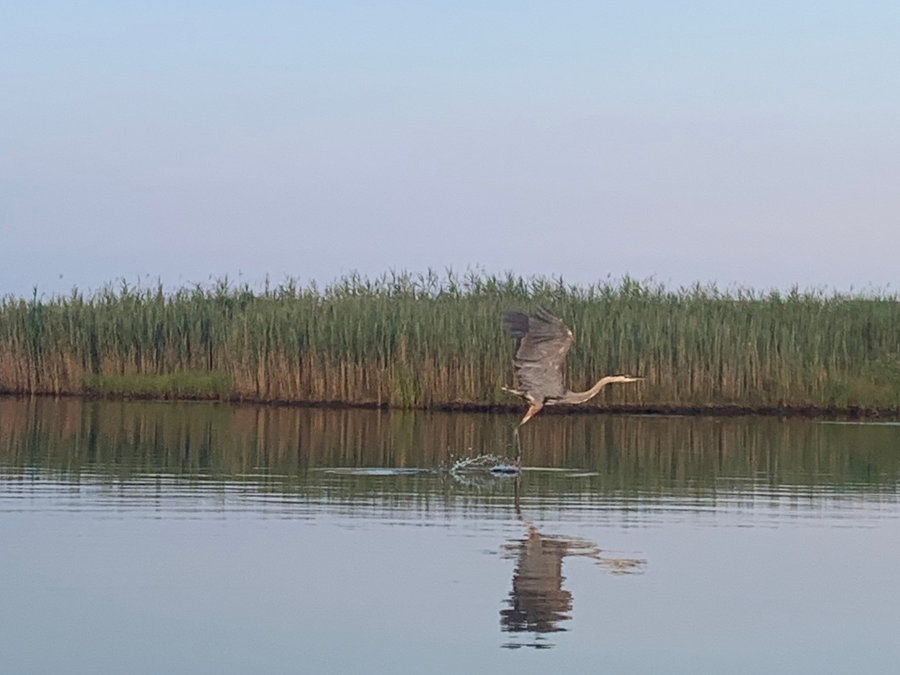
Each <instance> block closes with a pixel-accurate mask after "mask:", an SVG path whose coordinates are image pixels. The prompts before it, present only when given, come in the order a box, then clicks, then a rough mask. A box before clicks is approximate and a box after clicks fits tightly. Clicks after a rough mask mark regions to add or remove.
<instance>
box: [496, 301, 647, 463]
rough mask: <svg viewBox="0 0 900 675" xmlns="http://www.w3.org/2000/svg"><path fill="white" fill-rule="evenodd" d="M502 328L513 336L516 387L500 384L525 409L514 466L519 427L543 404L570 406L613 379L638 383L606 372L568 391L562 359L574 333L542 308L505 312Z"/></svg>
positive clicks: (519, 456)
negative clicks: (584, 388) (592, 382)
mask: <svg viewBox="0 0 900 675" xmlns="http://www.w3.org/2000/svg"><path fill="white" fill-rule="evenodd" d="M503 327H504V328H505V329H506V333H507V334H508V335H509V337H512V338H515V339H516V352H515V357H514V358H513V364H514V365H515V369H516V379H517V380H518V382H519V388H518V389H513V388H511V387H502V389H503V391H506V392H508V393H510V394H515V395H516V396H518V397H520V398H523V399H525V401H527V402H528V411H527V412H526V413H525V417H523V418H522V421H521V422H519V424H518V425H517V426H516V428H515V430H514V431H513V436H514V437H515V439H516V468H517V469H518V468H520V467H521V466H522V444H521V441H520V440H519V429H521V428H522V425H523V424H525V423H526V422H527V421H528V420H530V419H531V418H532V417H534V416H535V415H537V414H538V413H539V412H540V411H541V409H542V408H543V407H544V406H550V405H574V404H578V403H584V402H585V401H589V400H590V399H592V398H594V396H596V395H597V394H598V393H599V392H600V390H601V389H603V387H605V386H606V385H608V384H613V383H615V382H639V381H640V380H643V379H644V378H642V377H633V376H631V375H607V376H605V377H602V378H600V379H599V380H597V383H596V384H595V385H594V386H593V387H591V388H590V389H588V390H587V391H572V390H571V389H569V388H568V387H566V385H565V382H564V381H563V372H562V367H563V362H564V361H565V360H566V354H568V353H569V349H570V348H571V347H572V344H573V343H574V342H575V336H574V335H573V334H572V331H571V330H570V329H569V327H568V326H566V324H565V323H564V322H563V320H562V319H560V318H559V317H556V316H553V315H552V314H551V313H550V312H548V311H547V310H546V309H544V308H543V307H540V308H538V309H537V310H536V311H535V312H533V313H532V314H531V315H528V314H524V313H522V312H506V313H505V314H504V315H503Z"/></svg>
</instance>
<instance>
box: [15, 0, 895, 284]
mask: <svg viewBox="0 0 900 675" xmlns="http://www.w3.org/2000/svg"><path fill="white" fill-rule="evenodd" d="M898 73H900V4H898V3H895V2H874V1H873V2H866V3H851V2H828V1H822V0H818V1H816V2H812V1H810V2H792V1H790V0H781V1H779V2H764V1H755V2H739V1H735V2H721V1H718V0H716V1H709V2H691V1H684V2H663V1H656V2H621V1H617V2H598V1H590V2H527V1H524V0H522V1H518V2H498V1H495V0H479V1H478V2H474V1H473V2H468V1H459V0H455V1H453V2H425V1H421V2H348V1H345V0H330V1H329V2H281V1H277V0H257V1H255V2H228V1H227V0H220V1H217V2H191V1H190V0H182V1H180V2H166V1H159V2H129V1H128V0H115V1H112V0H110V1H102V0H83V1H82V2H74V1H71V2H43V1H41V0H33V1H31V2H10V1H7V0H0V295H2V294H5V293H15V294H27V293H30V290H31V288H32V286H34V285H37V286H38V287H39V288H40V289H42V290H44V291H46V292H54V291H65V290H67V289H69V288H70V287H71V286H72V285H78V286H79V287H82V288H96V287H97V286H99V285H101V284H102V283H104V282H106V281H110V280H113V279H115V278H119V277H124V278H126V279H128V280H130V281H136V280H138V279H145V280H146V279H147V275H149V276H150V278H153V279H155V278H157V277H161V278H162V279H163V281H164V282H166V283H167V284H170V285H174V284H181V283H187V282H194V281H204V280H206V279H208V278H209V277H210V276H211V275H212V276H221V275H223V274H226V273H227V274H229V275H231V276H233V277H237V275H238V274H241V275H242V277H241V278H242V279H244V280H249V281H251V282H255V281H258V280H260V279H261V278H262V277H263V276H264V275H265V274H267V273H268V274H270V275H272V277H273V278H274V279H276V280H278V279H281V278H283V277H284V276H285V275H291V276H296V277H299V278H301V279H317V280H320V281H327V280H329V279H332V278H334V277H335V276H337V275H339V274H341V273H342V272H346V271H349V270H359V271H361V272H363V273H367V274H379V273H381V272H384V271H386V270H388V269H389V268H394V269H399V268H405V269H409V270H413V271H420V270H423V269H425V268H426V267H428V266H431V267H434V268H437V269H438V270H442V269H443V268H445V267H447V266H452V267H454V268H455V269H459V270H462V269H464V268H465V267H466V266H467V265H481V266H483V267H484V268H485V269H487V270H488V271H503V270H508V269H509V270H513V271H516V272H519V273H522V274H532V273H543V274H556V275H562V276H563V277H564V278H565V279H567V280H570V281H578V282H590V281H594V280H597V279H600V278H606V277H607V275H612V276H613V277H618V276H621V275H623V274H630V275H632V276H636V277H640V278H644V277H648V276H651V275H653V276H655V277H656V278H657V279H659V280H661V281H665V282H671V283H673V284H685V283H690V282H693V281H703V282H706V281H711V280H714V281H717V282H718V283H720V284H721V285H727V284H729V283H734V282H737V283H742V284H749V285H753V286H757V287H771V286H780V287H785V286H789V285H792V284H795V283H796V284H799V285H800V286H801V287H808V286H823V285H827V286H831V287H835V288H838V289H846V288H848V287H850V286H851V285H853V286H855V287H861V286H866V285H870V284H872V285H875V286H880V287H884V286H887V285H889V284H893V283H895V282H897V281H898V270H900V264H898V258H900V255H898V252H900V75H898Z"/></svg>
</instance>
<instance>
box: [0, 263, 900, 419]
mask: <svg viewBox="0 0 900 675" xmlns="http://www.w3.org/2000/svg"><path fill="white" fill-rule="evenodd" d="M538 305H541V306H544V307H546V308H547V309H549V310H550V311H552V312H554V313H556V314H558V315H559V316H561V317H563V319H564V320H565V321H566V322H567V323H568V324H569V325H570V326H571V327H572V329H573V330H574V332H575V335H576V343H575V346H574V347H573V349H572V351H571V353H570V355H569V359H568V375H567V378H568V382H569V385H570V386H571V388H573V389H582V388H587V387H588V386H590V385H591V384H592V383H593V381H595V380H596V379H597V378H599V377H600V376H601V375H603V374H608V373H621V372H627V373H634V374H640V375H643V376H645V377H646V378H647V379H646V381H645V382H644V383H642V384H641V385H638V386H621V387H610V388H608V389H607V390H605V391H604V392H602V393H601V395H600V396H598V397H597V399H595V401H594V404H595V405H635V406H700V407H704V406H728V405H739V406H750V407H770V406H835V407H852V406H861V407H867V408H891V409H897V408H900V303H898V298H897V297H895V296H893V295H888V294H885V293H878V292H870V293H863V294H826V293H824V292H822V291H810V292H800V291H799V290H797V289H794V290H791V291H789V292H787V293H780V292H775V291H772V292H766V293H761V292H757V291H753V290H748V289H740V288H738V289H730V290H727V291H722V290H720V289H718V288H716V287H715V286H700V285H695V286H693V287H690V288H678V289H667V288H665V287H664V286H663V285H662V284H658V283H655V282H652V281H651V282H640V281H636V280H634V279H630V278H625V279H622V280H620V281H608V282H600V283H598V284H594V285H584V286H579V285H570V284H566V283H564V282H563V281H562V280H561V279H554V278H544V277H531V278H524V277H519V276H516V275H513V274H507V275H502V276H492V275H487V274H483V273H479V272H474V271H469V272H466V273H465V274H456V273H453V272H448V273H447V274H446V275H444V276H443V277H441V276H439V275H438V274H436V273H434V272H433V271H429V272H427V273H425V274H419V275H414V274H409V273H397V272H392V273H388V274H385V275H383V276H381V277H377V278H366V277H362V276H360V275H357V274H350V275H347V276H345V277H343V278H340V279H338V280H337V281H335V282H334V283H332V284H329V285H328V286H326V287H324V288H320V287H319V286H317V285H316V284H314V283H311V284H309V285H305V286H304V285H301V284H299V283H298V282H297V281H296V280H294V279H286V280H285V281H284V282H283V283H280V284H270V283H266V284H265V286H263V287H262V288H253V287H251V286H249V285H247V284H234V283H232V282H231V281H229V280H228V279H227V278H226V279H222V280H219V281H217V282H214V283H211V284H207V285H199V284H198V285H194V286H190V287H184V288H176V289H172V290H167V289H165V288H164V287H163V286H162V285H156V286H152V287H143V286H132V285H129V284H127V283H124V282H122V283H120V284H119V285H116V286H113V285H109V286H106V287H104V288H102V289H100V290H99V291H97V292H95V293H93V294H90V295H88V296H85V295H84V294H83V293H81V292H79V291H77V290H75V291H73V292H72V293H71V294H69V295H65V296H54V297H51V298H47V299H45V298H43V297H41V296H40V295H39V294H38V293H37V292H35V293H34V294H33V295H32V297H30V298H15V297H7V298H5V299H4V300H2V301H0V391H7V392H19V393H84V392H91V391H97V392H98V393H104V392H109V391H115V392H118V393H125V392H124V391H123V388H124V390H127V387H128V383H129V382H137V381H138V380H135V379H134V378H135V377H136V376H147V377H148V378H149V377H150V376H154V377H155V379H154V380H153V382H156V383H166V382H170V381H174V380H171V378H169V379H166V378H165V377H161V376H170V375H174V374H179V373H183V374H188V375H189V376H190V377H194V376H197V377H194V380H192V382H193V381H196V382H201V383H202V382H204V381H207V380H209V378H207V380H204V378H203V377H200V375H202V374H208V373H213V374H215V375H216V377H215V378H214V381H215V382H216V385H215V386H214V387H210V388H208V389H204V388H203V386H193V385H192V386H191V387H189V388H187V389H185V388H184V387H182V388H181V389H178V387H176V386H175V385H172V386H173V388H172V389H171V390H167V389H166V388H165V387H166V386H167V385H165V384H160V385H159V386H158V387H157V389H154V387H149V388H148V387H144V390H146V391H143V392H142V391H135V392H133V393H134V394H136V395H139V394H141V393H147V391H149V392H150V393H156V394H159V395H163V396H165V395H171V396H175V397H178V396H183V395H188V396H191V397H198V398H203V397H209V398H235V399H255V400H282V401H296V402H342V403H351V404H377V405H391V406H395V407H434V406H446V405H454V404H467V405H468V404H474V405H494V404H498V403H515V401H514V400H510V399H509V398H508V397H507V395H505V394H503V392H501V391H500V385H502V384H509V383H511V382H512V363H511V355H512V349H513V344H512V342H511V341H510V340H508V339H507V338H505V337H504V336H503V334H502V331H501V328H500V316H501V314H502V312H503V311H506V310H509V309H522V310H531V309H533V308H535V307H537V306H538ZM180 381H184V378H181V380H180ZM209 381H213V380H209ZM97 383H103V389H102V390H99V391H98V390H97V387H98V384H97ZM117 383H118V384H117ZM154 386H156V385H154ZM159 387H161V389H159ZM135 389H137V390H141V389H142V387H141V386H139V385H135ZM185 391H187V394H185Z"/></svg>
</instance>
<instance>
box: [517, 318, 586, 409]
mask: <svg viewBox="0 0 900 675" xmlns="http://www.w3.org/2000/svg"><path fill="white" fill-rule="evenodd" d="M503 327H504V328H505V329H506V332H507V333H508V334H509V336H510V337H514V338H516V355H515V358H514V359H513V362H514V363H515V366H516V377H518V379H519V389H520V391H522V392H523V393H524V394H527V395H529V396H531V397H533V398H534V399H535V400H536V401H538V402H543V401H544V400H545V399H548V398H557V397H560V396H562V395H563V394H564V393H565V392H566V386H565V384H564V383H563V373H562V364H563V361H565V359H566V354H567V353H568V351H569V348H570V347H571V346H572V343H573V342H575V336H574V335H572V331H570V330H569V329H568V327H567V326H566V324H564V323H563V321H562V319H559V318H557V317H555V316H553V315H552V314H551V313H550V312H548V311H547V310H545V309H543V308H540V309H538V310H537V311H536V312H534V314H532V315H531V316H528V315H527V314H523V313H522V312H506V313H505V314H504V315H503Z"/></svg>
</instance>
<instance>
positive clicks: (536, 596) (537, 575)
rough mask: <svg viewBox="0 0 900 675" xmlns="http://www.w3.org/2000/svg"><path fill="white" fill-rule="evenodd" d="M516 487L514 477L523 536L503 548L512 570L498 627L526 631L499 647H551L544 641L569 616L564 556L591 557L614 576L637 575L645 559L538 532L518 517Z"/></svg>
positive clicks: (569, 595) (518, 485) (518, 484)
mask: <svg viewBox="0 0 900 675" xmlns="http://www.w3.org/2000/svg"><path fill="white" fill-rule="evenodd" d="M521 489H522V486H521V476H516V478H515V496H514V508H515V512H516V515H517V516H518V518H519V519H520V520H521V521H522V523H523V525H524V526H525V536H524V537H523V538H522V539H516V540H512V541H509V542H507V543H506V545H505V546H504V547H503V551H502V553H503V555H504V557H506V558H514V559H515V560H516V567H515V571H514V572H513V578H512V590H511V591H510V593H509V597H508V598H507V599H506V604H507V605H508V606H507V607H506V608H505V609H502V610H501V611H500V627H501V630H502V631H503V632H506V633H523V634H525V633H528V634H530V635H529V636H528V637H529V638H530V641H529V642H517V641H512V642H507V643H505V644H503V645H502V646H503V647H504V648H505V649H519V648H521V647H531V648H534V649H550V648H552V647H553V646H554V643H553V642H551V641H549V640H548V634H552V633H557V632H561V631H565V630H567V629H566V628H565V627H564V626H563V625H561V624H562V623H563V622H565V621H569V620H571V618H572V617H571V614H570V612H571V611H572V593H571V591H569V590H566V589H565V588H563V582H564V581H565V577H564V576H563V573H562V570H563V559H564V558H567V557H574V556H579V557H585V558H590V559H592V560H594V561H595V562H596V563H597V564H598V565H599V566H601V567H603V568H605V569H606V570H608V571H609V572H612V573H613V574H632V573H636V572H642V571H643V567H644V564H645V561H643V560H639V559H635V558H617V557H608V556H604V555H603V554H602V552H601V550H600V547H599V546H597V544H596V543H594V542H592V541H590V540H588V539H584V538H582V537H571V536H564V535H558V534H542V533H541V532H540V531H539V530H538V528H537V527H536V526H535V524H534V523H532V522H531V521H529V520H528V519H526V518H525V517H524V516H523V515H522V509H521V499H520V495H521Z"/></svg>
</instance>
